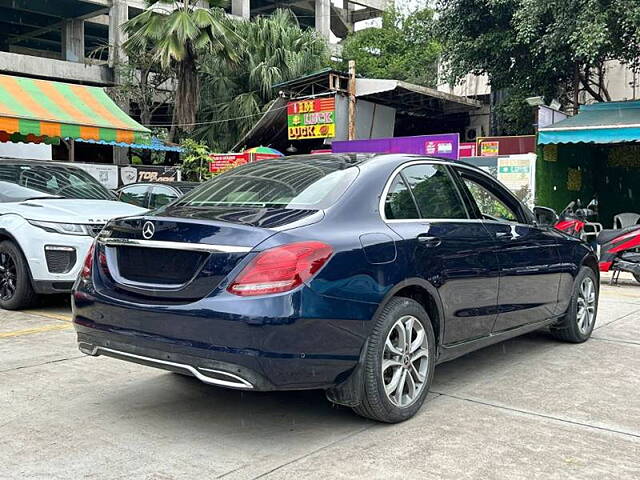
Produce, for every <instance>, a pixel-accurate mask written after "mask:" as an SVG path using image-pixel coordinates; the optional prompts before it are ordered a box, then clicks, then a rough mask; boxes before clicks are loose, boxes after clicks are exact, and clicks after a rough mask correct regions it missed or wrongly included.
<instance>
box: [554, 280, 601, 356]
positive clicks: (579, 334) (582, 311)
mask: <svg viewBox="0 0 640 480" xmlns="http://www.w3.org/2000/svg"><path fill="white" fill-rule="evenodd" d="M599 290H600V289H599V286H598V279H597V277H596V274H595V272H594V271H593V270H592V269H591V268H589V267H582V268H581V269H580V272H578V276H577V277H576V279H575V282H574V284H573V293H572V295H571V303H570V304H569V309H568V311H567V314H566V315H565V316H564V317H563V318H562V320H561V321H560V322H559V323H557V324H556V325H554V326H552V327H551V334H552V335H553V336H554V337H555V338H557V339H558V340H562V341H565V342H570V343H582V342H585V341H587V339H588V338H589V337H590V336H591V332H593V327H594V326H595V323H596V317H597V314H598V295H599Z"/></svg>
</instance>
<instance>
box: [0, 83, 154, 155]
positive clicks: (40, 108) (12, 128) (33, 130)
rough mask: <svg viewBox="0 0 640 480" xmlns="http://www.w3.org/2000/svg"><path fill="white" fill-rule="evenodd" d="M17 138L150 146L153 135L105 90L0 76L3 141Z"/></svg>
mask: <svg viewBox="0 0 640 480" xmlns="http://www.w3.org/2000/svg"><path fill="white" fill-rule="evenodd" d="M15 136H20V137H21V138H25V139H27V141H29V139H30V138H31V139H41V140H42V139H51V138H72V139H83V140H104V141H106V142H118V143H144V144H146V143H149V142H150V136H151V132H150V131H149V130H148V129H147V128H145V127H143V126H142V125H140V124H139V123H138V122H136V121H135V120H133V119H132V118H131V117H129V115H127V114H126V113H125V112H123V111H122V110H121V109H120V108H119V107H118V106H117V105H116V104H115V102H114V101H113V100H111V98H109V96H108V95H107V94H106V93H105V91H104V90H103V89H102V88H99V87H87V86H84V85H73V84H70V83H62V82H51V81H47V80H37V79H33V78H22V77H14V76H11V75H0V139H2V138H6V137H9V138H15ZM31 141H33V140H31Z"/></svg>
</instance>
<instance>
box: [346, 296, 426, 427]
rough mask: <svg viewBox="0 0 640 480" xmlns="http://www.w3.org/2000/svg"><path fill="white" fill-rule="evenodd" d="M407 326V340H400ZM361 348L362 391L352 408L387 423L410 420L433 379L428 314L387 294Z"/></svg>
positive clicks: (411, 303) (409, 302)
mask: <svg viewBox="0 0 640 480" xmlns="http://www.w3.org/2000/svg"><path fill="white" fill-rule="evenodd" d="M407 330H411V341H410V342H406V341H404V339H405V338H406V332H407ZM402 332H404V336H403V333H402ZM365 348H366V351H365V352H364V359H363V365H362V367H363V368H362V375H363V388H364V392H363V395H362V401H361V403H360V405H358V406H357V407H354V411H355V412H356V413H357V414H358V415H361V416H363V417H366V418H371V419H373V420H377V421H379V422H386V423H397V422H402V421H404V420H407V419H409V418H411V417H412V416H413V415H415V413H416V412H417V411H418V410H419V409H420V407H421V406H422V404H423V403H424V400H425V398H426V396H427V393H428V391H429V387H430V386H431V381H432V379H433V371H434V367H435V358H436V357H435V336H434V333H433V327H432V325H431V320H430V319H429V315H428V314H427V312H426V311H425V310H424V308H422V306H421V305H420V304H419V303H418V302H416V301H415V300H412V299H410V298H404V297H395V298H392V299H391V300H390V301H389V303H387V305H385V307H384V308H383V309H382V311H381V312H380V313H379V314H378V315H377V317H376V318H375V319H374V327H373V331H372V333H371V335H370V336H369V339H368V341H367V343H366V346H365ZM383 362H384V363H383ZM383 367H384V368H385V370H384V371H383ZM400 384H402V385H400ZM394 385H395V389H394ZM387 392H389V393H387ZM405 392H406V393H405Z"/></svg>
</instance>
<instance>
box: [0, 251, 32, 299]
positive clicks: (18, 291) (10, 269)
mask: <svg viewBox="0 0 640 480" xmlns="http://www.w3.org/2000/svg"><path fill="white" fill-rule="evenodd" d="M35 300H36V293H35V292H34V291H33V286H32V285H31V276H30V275H29V266H28V265H27V261H26V260H25V258H24V255H23V254H22V252H21V251H20V249H19V248H18V247H17V246H16V244H15V243H13V242H11V241H9V240H5V241H4V242H0V308H3V309H5V310H20V309H23V308H27V307H29V306H31V305H32V304H33V303H34V302H35Z"/></svg>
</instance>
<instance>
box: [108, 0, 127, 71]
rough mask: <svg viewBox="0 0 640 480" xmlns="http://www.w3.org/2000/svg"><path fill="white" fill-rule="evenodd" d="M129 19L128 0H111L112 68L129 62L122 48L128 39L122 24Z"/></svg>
mask: <svg viewBox="0 0 640 480" xmlns="http://www.w3.org/2000/svg"><path fill="white" fill-rule="evenodd" d="M127 20H129V7H127V2H126V0H111V8H110V9H109V67H111V68H114V67H115V66H116V65H118V64H119V63H126V62H127V55H126V53H125V52H124V50H123V49H122V44H123V43H124V42H126V41H127V34H126V33H125V32H124V30H123V29H122V25H124V23H125V22H126V21H127ZM116 75H117V74H116ZM116 83H117V78H116Z"/></svg>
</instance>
